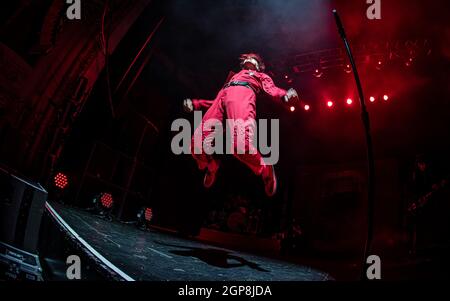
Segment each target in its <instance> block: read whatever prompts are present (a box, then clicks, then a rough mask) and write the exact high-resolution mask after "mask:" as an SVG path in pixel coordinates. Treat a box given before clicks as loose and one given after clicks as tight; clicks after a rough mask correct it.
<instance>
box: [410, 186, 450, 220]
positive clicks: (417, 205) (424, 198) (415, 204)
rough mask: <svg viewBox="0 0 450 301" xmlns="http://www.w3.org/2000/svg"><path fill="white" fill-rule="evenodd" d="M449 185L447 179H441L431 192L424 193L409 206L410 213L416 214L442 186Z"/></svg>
mask: <svg viewBox="0 0 450 301" xmlns="http://www.w3.org/2000/svg"><path fill="white" fill-rule="evenodd" d="M447 185H448V180H447V179H444V180H441V181H440V182H439V183H437V184H435V185H433V188H432V190H431V191H430V192H428V193H427V194H425V195H423V196H422V197H420V198H419V199H418V200H417V201H415V202H412V203H411V204H410V205H409V206H408V209H407V210H408V213H409V214H412V215H416V214H417V213H418V211H419V210H420V209H421V208H423V207H424V206H426V205H427V204H428V202H429V201H430V199H431V198H432V197H433V196H434V195H435V194H436V192H438V191H439V190H441V189H442V188H444V187H446V186H447Z"/></svg>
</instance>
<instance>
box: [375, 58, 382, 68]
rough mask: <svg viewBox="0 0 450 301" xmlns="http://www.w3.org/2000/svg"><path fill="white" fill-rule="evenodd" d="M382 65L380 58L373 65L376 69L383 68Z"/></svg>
mask: <svg viewBox="0 0 450 301" xmlns="http://www.w3.org/2000/svg"><path fill="white" fill-rule="evenodd" d="M383 66H384V63H383V61H382V60H378V61H377V63H376V65H375V68H376V69H377V70H381V69H383Z"/></svg>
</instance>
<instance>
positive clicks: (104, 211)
mask: <svg viewBox="0 0 450 301" xmlns="http://www.w3.org/2000/svg"><path fill="white" fill-rule="evenodd" d="M92 204H93V207H91V208H88V209H87V211H90V212H93V213H94V214H97V215H100V216H101V217H102V218H106V219H107V220H112V216H111V212H112V209H113V206H114V200H113V196H112V194H111V193H109V192H102V193H99V194H97V195H96V196H94V198H93V199H92Z"/></svg>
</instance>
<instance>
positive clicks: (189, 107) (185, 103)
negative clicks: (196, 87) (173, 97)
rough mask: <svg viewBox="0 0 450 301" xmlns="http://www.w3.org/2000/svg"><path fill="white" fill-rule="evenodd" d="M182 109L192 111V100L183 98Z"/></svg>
mask: <svg viewBox="0 0 450 301" xmlns="http://www.w3.org/2000/svg"><path fill="white" fill-rule="evenodd" d="M183 109H184V111H185V112H188V113H191V112H192V111H194V105H193V104H192V100H191V99H190V98H186V99H185V100H183Z"/></svg>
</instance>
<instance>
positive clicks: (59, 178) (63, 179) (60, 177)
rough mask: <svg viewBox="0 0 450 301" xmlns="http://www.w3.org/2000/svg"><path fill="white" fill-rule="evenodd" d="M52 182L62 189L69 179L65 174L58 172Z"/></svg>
mask: <svg viewBox="0 0 450 301" xmlns="http://www.w3.org/2000/svg"><path fill="white" fill-rule="evenodd" d="M54 183H55V186H56V187H58V188H60V189H64V188H66V187H67V185H68V184H69V180H68V178H67V176H66V175H65V174H63V173H61V172H59V173H57V174H56V176H55V178H54Z"/></svg>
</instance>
